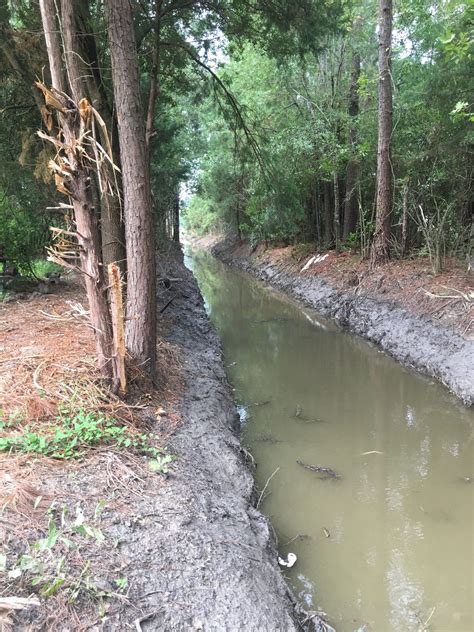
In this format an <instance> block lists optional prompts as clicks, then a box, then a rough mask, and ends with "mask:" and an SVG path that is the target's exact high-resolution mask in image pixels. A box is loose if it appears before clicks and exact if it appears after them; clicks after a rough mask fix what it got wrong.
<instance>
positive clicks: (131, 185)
mask: <svg viewBox="0 0 474 632" xmlns="http://www.w3.org/2000/svg"><path fill="white" fill-rule="evenodd" d="M105 16H106V22H107V28H108V37H109V45H110V56H111V61H112V77H113V84H114V95H115V107H116V111H117V120H118V130H119V141H120V155H121V159H122V160H121V163H122V180H123V193H124V216H125V240H126V249H127V263H128V267H127V326H126V342H127V348H128V351H129V353H130V354H131V356H132V357H133V358H134V359H135V360H136V361H138V362H139V363H140V364H142V365H143V366H144V367H145V368H146V370H147V371H148V373H149V374H150V375H151V376H152V377H155V375H156V288H155V282H156V279H155V276H156V275H155V240H154V225H153V214H152V208H151V191H150V175H149V168H148V164H147V151H146V139H145V125H144V120H143V110H142V104H141V99H140V83H139V78H138V57H137V51H136V44H135V34H134V30H133V18H132V9H131V6H130V2H129V0H105Z"/></svg>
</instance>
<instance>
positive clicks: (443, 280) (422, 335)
mask: <svg viewBox="0 0 474 632" xmlns="http://www.w3.org/2000/svg"><path fill="white" fill-rule="evenodd" d="M213 252H214V254H215V255H216V256H217V257H219V258H220V259H222V260H223V261H225V262H227V263H230V264H232V265H235V266H238V267H240V268H242V269H244V270H246V271H248V272H250V273H251V274H253V275H255V276H257V277H258V278H260V279H262V280H263V281H266V282H268V283H270V284H271V285H273V286H275V287H277V288H279V289H281V290H283V291H284V292H285V293H287V294H289V295H290V296H292V297H294V298H296V299H297V300H299V301H301V302H302V303H304V304H305V305H308V306H310V307H313V308H315V309H317V310H318V311H319V312H320V313H322V314H323V315H324V316H326V317H329V318H332V319H334V320H336V321H337V322H338V323H339V324H340V325H341V326H343V327H346V328H348V329H350V330H351V331H354V332H355V333H357V334H359V335H360V336H362V337H364V338H366V339H367V340H370V341H372V342H374V343H375V344H377V345H378V346H379V347H380V348H381V349H383V350H384V351H386V352H387V353H389V354H390V355H392V356H393V357H394V358H396V359H397V360H398V361H399V362H401V363H402V364H404V365H405V366H407V367H411V368H414V369H416V370H418V371H420V372H423V373H425V374H427V375H429V376H431V377H434V378H436V379H438V380H440V381H441V382H442V383H443V384H444V385H445V386H447V387H448V389H449V390H451V391H452V392H453V393H454V394H455V395H457V396H458V397H459V398H460V399H461V400H462V401H463V402H464V403H465V404H467V405H472V404H473V403H474V291H473V287H472V279H469V278H468V276H467V274H466V272H465V270H463V269H462V268H461V266H459V265H458V264H456V263H455V262H451V264H450V266H449V268H448V270H447V271H445V272H443V273H442V274H440V275H438V276H434V275H433V274H432V273H431V271H430V269H429V263H428V262H427V260H426V259H424V260H418V261H403V262H392V263H390V264H388V265H387V266H384V267H382V268H379V269H377V270H375V271H370V270H369V268H368V264H367V263H365V262H361V261H360V260H359V258H357V257H356V256H352V255H350V254H349V253H343V254H341V255H339V256H337V255H336V254H335V253H334V252H328V253H323V254H320V253H317V252H313V251H308V249H306V251H305V250H303V249H302V248H298V247H281V248H266V247H265V246H263V245H261V246H259V247H258V248H257V249H256V250H255V251H251V249H250V247H249V246H248V245H247V244H238V245H236V244H235V243H234V244H233V243H231V242H229V241H221V242H219V243H217V244H216V245H214V248H213Z"/></svg>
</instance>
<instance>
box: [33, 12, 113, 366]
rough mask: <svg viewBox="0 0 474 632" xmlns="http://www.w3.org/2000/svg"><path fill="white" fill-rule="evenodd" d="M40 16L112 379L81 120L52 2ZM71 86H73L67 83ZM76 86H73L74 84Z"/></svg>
mask: <svg viewBox="0 0 474 632" xmlns="http://www.w3.org/2000/svg"><path fill="white" fill-rule="evenodd" d="M40 9H41V17H42V21H43V29H44V33H45V40H46V48H47V52H48V60H49V65H50V70H51V77H52V82H53V89H54V90H56V93H55V96H56V98H57V101H58V102H59V103H60V104H61V105H62V109H61V111H62V114H60V124H61V128H62V132H63V135H64V149H63V150H62V151H63V152H64V153H65V154H66V157H67V160H68V169H69V171H70V173H71V176H70V178H68V180H67V181H66V182H65V184H66V186H67V189H68V190H69V191H70V199H71V201H72V205H73V209H74V220H75V223H76V229H77V230H76V234H75V236H76V238H77V240H78V244H79V253H80V261H81V269H82V271H83V272H84V279H85V285H86V291H87V298H88V301H89V310H90V320H91V325H92V328H93V331H94V335H95V339H96V347H97V354H98V359H99V366H100V368H101V370H102V371H103V373H104V374H105V375H107V376H110V377H111V376H112V373H113V367H112V363H111V361H110V359H111V354H112V329H111V321H110V314H109V309H108V305H107V293H106V287H107V285H106V281H105V275H104V269H103V266H102V265H101V257H100V239H99V230H98V225H97V217H96V215H95V214H94V209H93V203H92V196H91V189H90V186H89V182H90V177H89V173H88V169H87V167H86V165H85V162H86V161H85V160H84V159H83V156H82V155H81V153H80V152H79V151H78V147H79V145H80V141H79V137H80V131H81V117H80V115H79V111H78V107H77V103H74V102H73V101H71V100H70V99H69V98H68V97H66V96H65V93H67V92H68V91H69V90H70V89H71V88H72V86H69V85H67V84H66V82H65V78H64V76H63V73H62V63H61V48H60V43H59V38H58V27H57V24H56V16H55V3H54V0H40ZM64 17H66V30H65V31H64V38H65V42H70V41H71V33H68V31H67V29H68V28H69V27H70V23H69V22H68V18H69V16H68V15H67V14H66V15H65V16H63V19H64ZM66 62H67V63H66V67H67V69H68V76H69V77H72V78H73V79H77V77H76V71H77V68H75V67H74V66H73V67H69V62H70V59H69V55H66ZM71 83H73V82H72V81H71ZM76 85H77V84H76Z"/></svg>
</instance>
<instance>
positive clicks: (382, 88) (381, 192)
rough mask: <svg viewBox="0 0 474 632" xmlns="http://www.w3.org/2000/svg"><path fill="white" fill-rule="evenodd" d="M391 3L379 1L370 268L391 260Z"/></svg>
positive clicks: (390, 1)
mask: <svg viewBox="0 0 474 632" xmlns="http://www.w3.org/2000/svg"><path fill="white" fill-rule="evenodd" d="M392 12H393V8H392V0H379V89H378V92H379V104H378V121H379V124H378V125H379V134H378V149H377V207H376V216H375V235H374V241H373V244H372V249H371V253H370V263H371V266H372V267H373V266H377V265H379V264H383V263H386V262H387V261H388V259H389V243H390V218H391V214H392V163H391V156H390V154H391V136H392V74H391V57H392Z"/></svg>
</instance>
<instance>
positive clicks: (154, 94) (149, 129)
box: [145, 0, 163, 155]
mask: <svg viewBox="0 0 474 632" xmlns="http://www.w3.org/2000/svg"><path fill="white" fill-rule="evenodd" d="M162 4H163V0H155V5H154V9H155V19H154V34H155V37H154V42H153V51H152V60H151V71H150V90H149V93H148V109H147V117H146V132H145V136H146V146H147V151H148V155H150V153H151V141H152V138H153V135H154V131H155V129H154V119H155V108H156V102H157V99H158V95H159V90H160V82H159V76H160V61H161V57H160V37H161V23H160V14H161V5H162Z"/></svg>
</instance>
